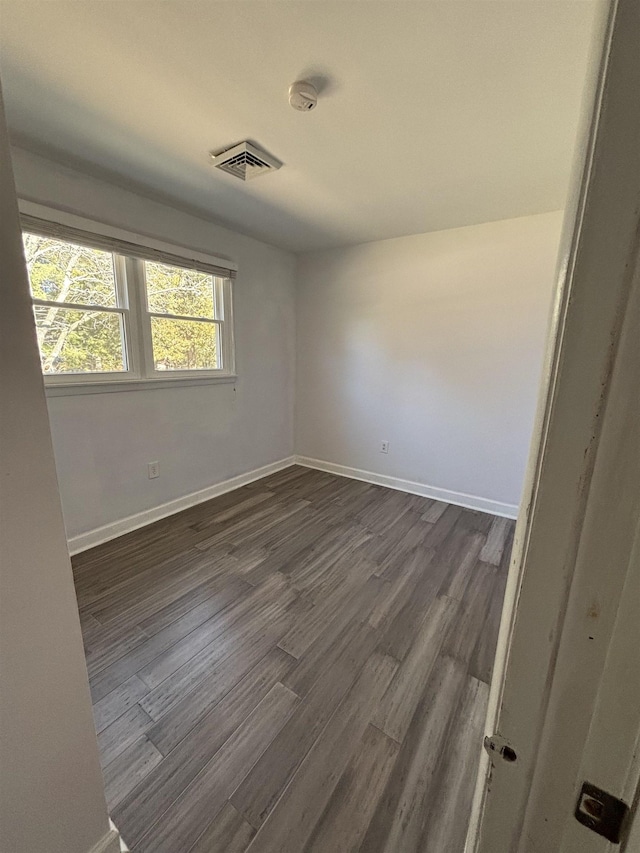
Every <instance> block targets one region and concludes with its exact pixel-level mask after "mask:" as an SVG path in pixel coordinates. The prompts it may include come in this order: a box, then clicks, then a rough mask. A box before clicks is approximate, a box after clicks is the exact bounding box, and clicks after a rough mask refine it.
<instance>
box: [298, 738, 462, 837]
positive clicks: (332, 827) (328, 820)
mask: <svg viewBox="0 0 640 853" xmlns="http://www.w3.org/2000/svg"><path fill="white" fill-rule="evenodd" d="M399 748H400V747H399V745H398V744H397V743H396V742H395V741H393V740H391V738H389V737H387V736H386V735H385V734H384V733H383V732H381V731H380V730H379V729H377V728H375V726H372V725H369V726H367V729H366V731H365V733H364V736H363V738H362V740H361V741H360V743H359V744H358V746H357V748H356V751H355V753H354V755H353V757H352V758H351V761H350V762H349V765H348V767H347V768H346V770H345V771H344V773H343V774H342V776H341V777H340V781H339V782H338V784H337V785H336V788H335V790H334V792H333V794H332V796H331V799H330V800H329V803H328V804H327V807H326V808H325V810H324V812H323V814H322V817H321V818H320V820H319V821H318V823H317V824H316V826H315V829H314V831H313V834H312V836H311V838H310V839H309V843H308V844H307V846H306V847H305V848H304V853H329V851H332V850H335V851H347V850H357V849H358V847H359V846H360V842H361V841H362V839H363V838H364V835H365V833H366V831H367V827H368V826H369V823H370V821H371V818H372V817H373V815H374V813H375V810H376V807H377V805H378V800H379V799H380V797H381V796H382V792H383V791H384V788H385V786H386V784H387V781H388V778H389V774H390V773H391V769H392V767H393V764H394V762H395V760H396V756H397V754H398V750H399ZM436 849H440V850H442V851H444V850H446V849H447V848H446V847H441V848H435V847H434V850H436Z"/></svg>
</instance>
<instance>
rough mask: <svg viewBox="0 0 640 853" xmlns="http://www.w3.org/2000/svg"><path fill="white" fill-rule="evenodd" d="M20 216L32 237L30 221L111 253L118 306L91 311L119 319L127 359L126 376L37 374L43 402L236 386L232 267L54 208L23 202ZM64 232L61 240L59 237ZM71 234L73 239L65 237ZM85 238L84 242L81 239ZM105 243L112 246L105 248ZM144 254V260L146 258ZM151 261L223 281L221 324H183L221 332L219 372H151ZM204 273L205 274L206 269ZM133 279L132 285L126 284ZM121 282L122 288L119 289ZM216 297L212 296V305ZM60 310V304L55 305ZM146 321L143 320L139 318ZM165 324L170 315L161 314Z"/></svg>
mask: <svg viewBox="0 0 640 853" xmlns="http://www.w3.org/2000/svg"><path fill="white" fill-rule="evenodd" d="M18 205H19V210H20V213H21V216H22V217H23V223H22V225H23V228H24V230H25V231H29V230H31V231H34V230H37V229H34V225H33V223H32V222H31V221H30V220H32V219H38V220H40V221H41V222H43V223H47V225H48V226H51V229H52V236H55V237H57V238H58V239H61V240H65V239H67V240H70V241H72V242H78V241H79V240H78V233H80V234H81V235H82V239H83V242H84V244H85V245H87V246H90V247H91V246H92V241H91V238H92V237H93V236H95V237H96V238H97V240H96V242H97V245H95V246H94V248H98V249H102V250H103V251H104V250H106V251H111V252H112V253H113V256H114V263H115V266H116V282H117V286H118V288H119V291H118V303H119V304H118V305H117V307H114V308H112V309H111V308H109V309H107V308H103V306H95V309H96V310H100V311H102V310H107V311H110V312H111V313H118V314H120V316H121V317H122V323H123V331H124V338H125V340H124V347H125V355H126V358H127V368H128V369H127V370H126V371H116V372H109V373H75V374H59V375H45V374H43V379H44V384H45V390H46V393H47V396H55V397H57V396H65V395H72V394H96V393H103V392H114V391H133V390H151V389H154V388H167V387H171V386H173V387H175V386H180V385H185V386H192V385H208V384H218V383H223V384H224V383H235V382H236V380H237V374H236V366H235V335H234V318H233V285H232V282H233V279H234V278H235V275H236V271H237V265H236V264H235V263H233V262H232V261H229V260H227V259H226V258H222V257H219V256H215V255H209V254H205V253H203V252H200V251H198V250H195V249H191V248H189V247H186V246H180V245H178V244H174V243H166V242H164V241H162V240H157V239H156V238H152V237H148V236H145V235H140V234H136V233H133V232H130V231H125V230H124V229H122V228H116V227H114V226H110V225H106V224H103V223H98V222H96V221H95V220H92V219H86V218H85V217H82V216H78V215H76V214H72V213H68V212H67V211H63V210H60V209H57V208H52V207H49V206H45V205H42V204H39V203H36V202H31V201H28V200H26V199H21V200H19V202H18ZM65 230H66V231H67V235H66V236H65ZM69 232H73V233H69ZM84 235H86V238H85V237H84ZM109 241H113V243H114V246H113V247H111V248H110V247H109ZM117 244H124V245H126V246H127V247H131V246H135V247H136V252H135V254H134V255H127V256H126V257H125V256H123V255H122V254H119V253H118V251H117V248H116V246H117ZM146 250H148V252H149V254H148V257H146ZM145 259H146V260H150V261H157V262H160V263H167V264H171V262H172V261H174V262H177V264H175V265H178V266H183V267H185V268H186V269H198V268H200V269H202V268H203V267H204V269H202V271H205V272H209V269H210V268H213V269H214V270H216V271H211V272H210V274H211V275H213V276H214V277H218V278H222V280H223V285H222V287H223V291H224V292H223V295H222V308H223V317H222V318H216V319H214V318H212V319H211V320H208V319H207V318H195V317H189V318H185V319H189V320H196V321H197V320H204V321H205V322H213V323H216V324H217V325H218V328H219V329H221V330H223V333H222V334H220V336H219V341H220V347H221V349H220V352H219V360H220V362H221V367H220V368H215V369H213V370H212V369H203V370H172V371H167V372H166V373H165V372H164V371H159V370H155V367H154V366H153V352H152V345H151V326H150V322H149V323H147V322H145V319H146V317H151V316H155V315H156V313H157V312H150V311H148V308H147V305H146V289H145V285H144V260H145ZM208 268H209V269H208ZM131 279H133V280H131ZM123 282H125V284H124V287H122V283H123ZM217 298H218V294H216V299H217ZM43 302H44V303H45V304H46V303H47V300H34V299H32V303H33V304H40V303H43ZM60 304H61V303H60ZM79 307H81V308H82V309H83V310H86V309H87V308H89V309H91V307H92V306H79ZM145 315H146V316H145ZM158 316H166V317H168V318H171V317H172V316H173V315H171V314H167V315H162V314H159V315H158Z"/></svg>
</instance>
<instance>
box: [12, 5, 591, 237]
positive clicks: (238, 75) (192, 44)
mask: <svg viewBox="0 0 640 853" xmlns="http://www.w3.org/2000/svg"><path fill="white" fill-rule="evenodd" d="M594 10H595V6H594V4H593V3H591V2H586V1H585V2H581V0H574V2H562V0H553V2H542V0H535V2H533V1H532V2H529V0H506V2H489V0H469V1H468V2H467V0H445V2H432V0H416V2H407V0H402V1H401V2H396V0H388V2H369V0H358V2H350V1H349V0H339V2H328V0H322V2H319V0H301V1H300V2H299V0H292V2H288V0H270V2H249V0H237V2H200V0H180V2H176V1H175V0H163V2H159V0H134V2H124V0H120V1H119V2H113V0H80V2H67V0H56V1H55V2H51V0H40V1H39V2H31V0H20V2H0V68H1V73H2V80H3V86H4V90H5V100H6V106H7V114H8V118H9V124H10V128H11V131H12V133H13V135H14V140H15V142H16V143H17V144H23V145H26V146H28V147H32V148H35V149H37V150H40V151H41V152H42V151H45V152H48V153H49V154H51V155H52V156H57V157H61V156H62V157H64V158H65V159H67V160H68V161H71V162H77V163H79V164H80V165H81V166H82V168H84V169H85V170H89V171H91V170H93V171H96V172H100V171H101V170H102V171H105V172H107V173H110V174H112V175H114V176H117V177H118V178H119V179H120V180H122V181H125V182H133V183H135V184H137V185H139V186H140V187H144V188H146V189H147V190H148V191H149V192H152V193H155V194H157V195H158V196H160V197H163V198H167V199H173V200H174V201H175V202H176V203H178V204H180V205H182V206H188V207H189V208H192V209H194V210H198V211H200V212H201V213H204V214H206V215H208V216H210V217H211V218H213V219H216V220H217V221H222V222H225V223H227V224H229V225H231V226H232V227H236V228H238V229H239V230H241V231H243V232H245V233H248V234H253V235H255V236H256V237H259V238H261V239H263V240H266V241H267V242H270V243H273V244H275V245H279V246H283V247H285V248H288V249H291V250H294V251H302V250H306V249H313V248H321V247H325V246H335V245H345V244H348V243H357V242H364V241H369V240H378V239H383V238H387V237H396V236H400V235H406V234H415V233H420V232H424V231H433V230H440V229H444V228H452V227H458V226H462V225H470V224H474V223H479V222H486V221H490V220H495V219H504V218H508V217H515V216H524V215H527V214H533V213H540V212H543V211H548V210H554V209H558V208H560V207H562V206H563V204H564V196H565V191H566V186H567V180H568V175H569V168H570V163H571V155H572V149H573V144H574V139H575V132H576V126H577V120H578V114H579V108H580V97H581V92H582V85H583V80H584V75H585V69H586V61H587V54H588V50H589V46H590V36H591V30H592V22H593V18H594ZM305 77H306V78H310V77H311V78H314V79H315V80H316V81H317V82H318V84H319V86H320V88H321V90H322V91H321V96H320V100H319V103H318V107H317V109H316V110H315V111H314V112H311V113H297V112H295V111H294V110H292V109H291V108H290V107H289V105H288V103H287V90H288V86H289V84H290V83H291V82H293V81H294V80H296V79H299V78H305ZM245 138H249V139H252V140H256V141H257V142H259V143H260V144H261V145H263V146H264V147H265V148H266V149H267V150H268V151H269V152H271V153H272V154H274V155H275V156H276V157H278V158H279V159H280V160H282V161H283V162H284V164H285V165H284V167H283V168H282V169H281V170H280V171H278V172H276V173H273V174H270V175H266V176H264V177H261V178H259V179H256V180H255V181H254V182H249V183H246V184H243V183H242V182H240V181H239V180H237V179H236V178H233V177H231V176H229V175H226V174H223V173H220V172H217V171H215V170H214V169H212V167H211V166H210V164H209V160H208V151H209V150H210V149H216V148H222V147H224V146H227V145H231V144H233V143H236V142H238V141H240V140H242V139H245Z"/></svg>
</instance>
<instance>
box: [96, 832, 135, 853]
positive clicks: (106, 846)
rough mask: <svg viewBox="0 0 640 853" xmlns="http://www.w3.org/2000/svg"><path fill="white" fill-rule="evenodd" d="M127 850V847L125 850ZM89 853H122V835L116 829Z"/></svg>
mask: <svg viewBox="0 0 640 853" xmlns="http://www.w3.org/2000/svg"><path fill="white" fill-rule="evenodd" d="M124 849H125V850H126V849H127V848H126V847H125V848H124ZM89 853H121V847H120V833H119V832H118V830H117V829H115V827H114V828H113V829H110V830H109V832H108V833H107V834H106V835H105V836H104V838H101V839H100V841H98V843H97V844H94V845H93V847H92V848H91V850H90V851H89Z"/></svg>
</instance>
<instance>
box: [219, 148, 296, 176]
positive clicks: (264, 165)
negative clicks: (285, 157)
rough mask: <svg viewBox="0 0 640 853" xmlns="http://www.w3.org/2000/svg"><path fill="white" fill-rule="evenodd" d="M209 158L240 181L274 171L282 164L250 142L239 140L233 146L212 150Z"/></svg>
mask: <svg viewBox="0 0 640 853" xmlns="http://www.w3.org/2000/svg"><path fill="white" fill-rule="evenodd" d="M211 159H212V160H213V165H214V166H215V167H216V169H222V171H223V172H228V173H229V174H230V175H235V176H236V178H240V179H241V180H242V181H250V180H252V179H253V178H257V177H259V176H260V175H266V173H267V172H275V171H276V169H279V168H280V166H282V163H281V162H280V161H279V160H276V158H275V157H272V156H271V155H270V154H267V152H266V151H263V150H262V148H258V146H257V145H252V144H251V142H240V143H239V144H238V145H234V146H233V148H225V149H224V150H223V151H218V152H213V151H212V152H211Z"/></svg>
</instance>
